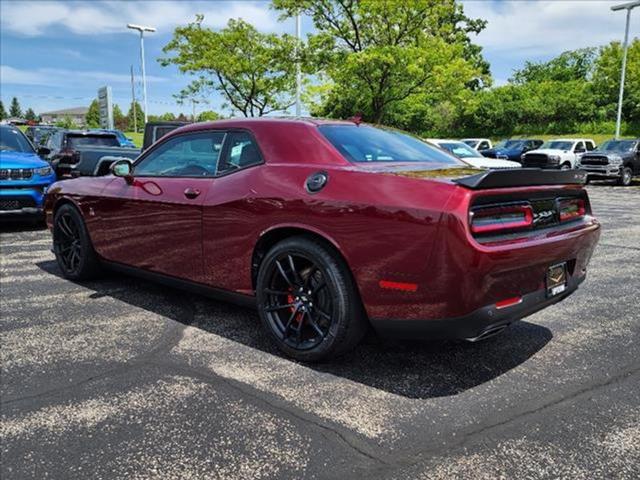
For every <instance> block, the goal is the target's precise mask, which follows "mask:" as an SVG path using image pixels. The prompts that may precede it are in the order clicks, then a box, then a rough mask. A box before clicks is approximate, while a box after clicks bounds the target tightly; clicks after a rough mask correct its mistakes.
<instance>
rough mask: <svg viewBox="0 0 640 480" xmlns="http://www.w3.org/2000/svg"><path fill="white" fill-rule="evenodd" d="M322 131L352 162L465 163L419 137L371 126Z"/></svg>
mask: <svg viewBox="0 0 640 480" xmlns="http://www.w3.org/2000/svg"><path fill="white" fill-rule="evenodd" d="M318 129H319V130H320V132H321V133H322V134H323V135H324V136H325V137H326V138H327V140H329V142H331V144H332V145H333V146H334V147H336V148H337V149H338V151H339V152H340V153H341V154H342V155H343V156H344V157H345V158H346V159H347V160H349V161H351V162H427V163H438V164H445V165H462V163H461V162H459V161H458V160H456V159H455V158H453V157H451V156H450V155H447V154H446V153H444V152H442V151H441V150H438V149H437V148H434V147H431V146H429V145H428V144H427V143H425V142H423V141H422V140H419V139H417V138H415V137H412V136H410V135H407V134H405V133H401V132H399V131H396V130H391V129H382V128H376V127H370V126H368V125H361V126H357V125H321V126H320V127H318Z"/></svg>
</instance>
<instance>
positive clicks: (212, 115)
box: [198, 110, 222, 122]
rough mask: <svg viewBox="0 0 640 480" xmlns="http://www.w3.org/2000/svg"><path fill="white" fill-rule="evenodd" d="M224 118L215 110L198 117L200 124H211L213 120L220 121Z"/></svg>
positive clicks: (206, 111) (207, 111)
mask: <svg viewBox="0 0 640 480" xmlns="http://www.w3.org/2000/svg"><path fill="white" fill-rule="evenodd" d="M221 118H222V116H221V115H220V114H219V113H218V112H214V111H213V110H205V111H204V112H200V114H199V115H198V122H210V121H213V120H220V119H221Z"/></svg>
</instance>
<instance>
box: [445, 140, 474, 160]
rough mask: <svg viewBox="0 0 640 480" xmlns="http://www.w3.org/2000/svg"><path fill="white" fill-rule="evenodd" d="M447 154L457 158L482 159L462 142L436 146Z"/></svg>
mask: <svg viewBox="0 0 640 480" xmlns="http://www.w3.org/2000/svg"><path fill="white" fill-rule="evenodd" d="M438 145H439V146H440V147H441V148H444V149H445V150H447V151H448V152H450V153H452V154H454V155H455V156H456V157H458V158H462V159H465V158H484V156H483V155H482V154H481V153H478V152H477V151H476V150H474V149H473V148H471V147H470V146H469V145H467V144H466V143H462V142H441V143H439V144H438Z"/></svg>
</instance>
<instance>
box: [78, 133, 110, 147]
mask: <svg viewBox="0 0 640 480" xmlns="http://www.w3.org/2000/svg"><path fill="white" fill-rule="evenodd" d="M84 146H91V147H119V146H120V142H118V139H117V138H116V136H115V135H67V147H69V148H75V147H84Z"/></svg>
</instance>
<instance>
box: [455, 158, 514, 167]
mask: <svg viewBox="0 0 640 480" xmlns="http://www.w3.org/2000/svg"><path fill="white" fill-rule="evenodd" d="M464 161H465V162H467V163H468V164H470V165H471V166H472V167H475V168H485V169H486V168H520V167H521V165H520V164H519V163H518V162H512V161H511V160H502V159H497V158H465V159H464Z"/></svg>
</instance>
